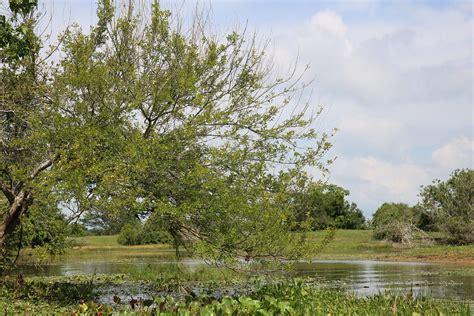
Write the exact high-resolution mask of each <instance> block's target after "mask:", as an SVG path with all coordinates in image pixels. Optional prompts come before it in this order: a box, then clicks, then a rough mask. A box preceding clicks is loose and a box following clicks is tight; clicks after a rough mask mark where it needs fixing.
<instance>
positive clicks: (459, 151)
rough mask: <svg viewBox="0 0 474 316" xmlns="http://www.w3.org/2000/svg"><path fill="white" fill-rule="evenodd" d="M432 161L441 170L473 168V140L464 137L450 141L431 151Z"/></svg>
mask: <svg viewBox="0 0 474 316" xmlns="http://www.w3.org/2000/svg"><path fill="white" fill-rule="evenodd" d="M432 157H433V160H434V161H435V162H436V163H437V164H438V165H439V166H441V167H442V168H445V169H448V170H452V169H456V168H473V167H474V166H473V165H474V162H473V157H474V140H473V139H469V138H467V137H466V136H460V137H456V138H454V139H452V140H451V141H450V142H449V143H447V144H445V145H443V146H441V147H440V148H438V149H436V150H435V151H433V154H432Z"/></svg>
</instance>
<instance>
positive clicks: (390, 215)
mask: <svg viewBox="0 0 474 316" xmlns="http://www.w3.org/2000/svg"><path fill="white" fill-rule="evenodd" d="M420 215H421V212H420V209H419V208H418V207H411V206H409V205H407V204H404V203H384V204H382V205H381V206H380V207H379V208H378V209H377V211H375V213H374V215H373V218H372V228H373V230H374V237H375V238H376V239H386V240H389V241H392V242H397V243H404V244H410V243H412V242H413V240H414V239H416V238H419V237H423V236H421V235H422V234H423V233H422V231H421V230H420V229H419V228H418V226H419V222H420Z"/></svg>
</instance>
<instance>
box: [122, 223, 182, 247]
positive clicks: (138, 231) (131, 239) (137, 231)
mask: <svg viewBox="0 0 474 316" xmlns="http://www.w3.org/2000/svg"><path fill="white" fill-rule="evenodd" d="M117 242H118V243H119V244H121V245H129V246H130V245H146V244H167V243H172V242H173V238H172V237H171V235H170V234H169V233H168V232H166V231H164V230H162V229H160V227H159V226H156V225H154V223H153V222H151V221H147V222H146V223H145V225H141V224H140V223H137V224H125V225H124V226H123V227H122V229H121V230H120V234H119V236H118V239H117Z"/></svg>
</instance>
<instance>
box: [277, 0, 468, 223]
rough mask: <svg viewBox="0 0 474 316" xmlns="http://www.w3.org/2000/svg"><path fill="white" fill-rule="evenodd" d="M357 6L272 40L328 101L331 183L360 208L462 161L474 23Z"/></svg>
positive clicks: (437, 13)
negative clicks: (334, 131)
mask: <svg viewBox="0 0 474 316" xmlns="http://www.w3.org/2000/svg"><path fill="white" fill-rule="evenodd" d="M346 9H347V8H346ZM366 9H367V10H365V11H367V12H371V14H368V15H367V18H366V16H364V14H363V13H361V12H362V11H357V12H354V11H351V12H350V13H351V14H352V15H351V14H348V13H347V12H348V11H350V10H344V9H342V10H339V11H338V10H337V9H332V10H328V9H324V10H320V11H316V12H314V13H313V14H312V15H311V16H309V17H308V18H307V19H306V21H305V22H302V23H301V24H299V25H296V26H293V27H288V26H286V31H282V32H281V33H280V36H279V37H278V38H277V39H276V42H275V43H274V45H275V51H276V53H277V54H276V57H277V61H278V62H279V63H280V64H283V65H284V64H288V63H290V61H291V58H292V57H293V56H295V55H297V54H296V50H297V51H298V52H299V58H300V61H301V63H302V64H306V63H308V64H310V65H311V71H312V73H313V74H314V75H315V76H316V79H317V80H316V82H315V87H316V91H317V94H318V95H317V97H318V102H321V103H323V104H328V103H329V104H330V112H331V113H330V114H329V115H328V116H327V117H326V118H325V125H326V126H330V125H331V123H332V124H333V126H335V127H338V128H339V129H340V132H339V133H338V135H337V136H336V137H335V138H334V141H333V142H334V145H335V146H334V152H335V154H336V155H337V156H338V160H337V161H336V164H335V165H334V166H333V168H332V169H333V176H332V181H333V182H335V183H336V184H338V185H341V186H343V187H346V188H348V189H349V190H350V191H351V193H352V194H351V196H352V199H353V200H354V201H355V202H357V203H359V205H361V207H362V208H363V209H364V210H365V211H366V212H367V214H370V213H372V212H373V211H375V209H376V207H377V206H378V205H380V204H381V203H382V202H385V201H395V202H397V201H403V202H407V203H415V202H416V201H417V194H418V192H419V186H420V185H423V184H428V183H430V182H431V180H432V179H434V178H439V177H441V178H443V177H445V176H446V175H447V174H449V172H451V171H452V169H454V168H460V167H472V165H473V164H472V156H473V143H472V140H471V139H468V138H467V137H465V136H463V137H460V136H458V137H456V135H469V134H470V133H472V124H473V121H472V104H473V101H474V100H473V88H472V87H473V69H474V65H473V59H472V54H473V51H472V47H473V46H472V39H473V37H472V36H473V25H474V22H473V17H472V14H469V12H468V10H466V8H462V7H460V6H446V7H445V8H443V9H439V8H435V7H430V6H427V5H422V4H419V5H416V4H413V5H409V6H405V5H403V6H397V5H393V6H390V5H388V6H384V10H380V6H376V5H374V6H371V7H370V8H366ZM440 139H442V140H446V139H447V140H449V139H451V141H449V142H448V143H446V144H445V145H443V146H441V147H439V148H437V146H439V144H438V143H437V142H439V140H440ZM433 148H437V149H436V150H435V151H433Z"/></svg>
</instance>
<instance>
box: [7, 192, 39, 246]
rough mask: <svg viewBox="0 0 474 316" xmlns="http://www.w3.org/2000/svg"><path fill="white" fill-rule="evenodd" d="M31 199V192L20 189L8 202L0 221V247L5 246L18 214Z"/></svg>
mask: <svg viewBox="0 0 474 316" xmlns="http://www.w3.org/2000/svg"><path fill="white" fill-rule="evenodd" d="M31 200H32V195H31V192H25V191H21V192H20V193H19V194H18V195H16V196H15V199H14V200H13V201H12V203H11V204H10V206H9V208H8V211H7V213H6V214H5V215H4V217H3V220H2V223H1V224H0V249H2V248H3V247H4V246H5V241H6V239H7V237H8V236H9V235H10V234H11V233H12V232H13V230H14V229H15V227H16V226H17V225H18V224H19V219H20V216H21V214H23V213H25V212H26V211H27V209H28V206H29V205H30V204H31Z"/></svg>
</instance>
